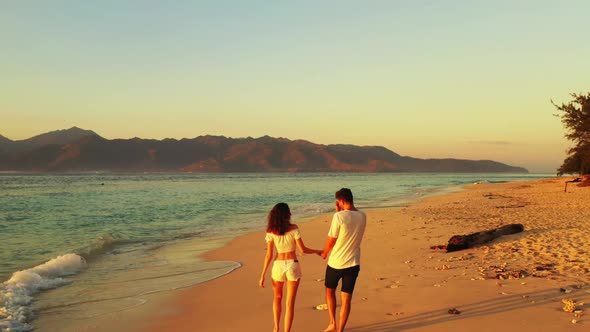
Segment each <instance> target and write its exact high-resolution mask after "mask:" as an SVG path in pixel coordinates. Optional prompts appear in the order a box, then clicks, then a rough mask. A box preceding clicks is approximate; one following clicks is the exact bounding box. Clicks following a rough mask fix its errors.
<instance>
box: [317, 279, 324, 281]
mask: <svg viewBox="0 0 590 332" xmlns="http://www.w3.org/2000/svg"><path fill="white" fill-rule="evenodd" d="M315 281H324V279H316V280H315Z"/></svg>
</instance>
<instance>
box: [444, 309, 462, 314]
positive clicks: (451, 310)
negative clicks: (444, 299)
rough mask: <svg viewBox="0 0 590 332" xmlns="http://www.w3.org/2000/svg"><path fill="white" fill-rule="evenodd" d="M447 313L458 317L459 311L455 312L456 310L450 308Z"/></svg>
mask: <svg viewBox="0 0 590 332" xmlns="http://www.w3.org/2000/svg"><path fill="white" fill-rule="evenodd" d="M447 312H448V313H449V315H458V314H460V313H461V311H459V310H457V308H451V309H449V311H447Z"/></svg>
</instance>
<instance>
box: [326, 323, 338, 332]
mask: <svg viewBox="0 0 590 332" xmlns="http://www.w3.org/2000/svg"><path fill="white" fill-rule="evenodd" d="M333 331H336V325H335V324H329V325H328V327H327V328H326V329H325V330H324V332H333Z"/></svg>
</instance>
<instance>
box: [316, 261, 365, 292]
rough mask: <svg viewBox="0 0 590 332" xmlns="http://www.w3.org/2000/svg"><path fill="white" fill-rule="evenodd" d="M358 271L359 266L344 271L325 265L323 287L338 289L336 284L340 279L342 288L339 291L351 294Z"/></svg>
mask: <svg viewBox="0 0 590 332" xmlns="http://www.w3.org/2000/svg"><path fill="white" fill-rule="evenodd" d="M360 270H361V266H360V265H355V266H351V267H347V268H345V269H335V268H332V267H330V266H329V265H327V266H326V278H325V279H324V280H325V281H324V285H326V288H332V289H335V288H336V287H338V282H339V281H340V279H342V288H341V289H340V291H342V292H344V293H348V294H352V292H353V291H354V284H355V283H356V278H357V277H358V275H359V271H360Z"/></svg>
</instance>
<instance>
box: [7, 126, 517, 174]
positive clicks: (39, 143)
mask: <svg viewBox="0 0 590 332" xmlns="http://www.w3.org/2000/svg"><path fill="white" fill-rule="evenodd" d="M0 171H26V172H89V171H111V172H433V173H435V172H461V173H484V172H485V173H487V172H502V173H528V171H527V170H526V169H525V168H522V167H515V166H510V165H506V164H502V163H499V162H496V161H491V160H477V161H476V160H461V159H418V158H412V157H407V156H400V155H399V154H397V153H395V152H393V151H391V150H388V149H386V148H384V147H381V146H357V145H344V144H335V145H322V144H315V143H312V142H309V141H305V140H290V139H286V138H273V137H269V136H263V137H259V138H252V137H247V138H228V137H224V136H210V135H206V136H198V137H196V138H191V139H187V138H183V139H180V140H176V139H164V140H155V139H140V138H131V139H112V140H111V139H105V138H103V137H101V136H100V135H98V134H96V133H95V132H94V131H91V130H84V129H80V128H77V127H73V128H70V129H66V130H57V131H52V132H49V133H45V134H41V135H38V136H35V137H32V138H29V139H25V140H19V141H13V140H10V139H8V138H6V137H4V136H2V135H0Z"/></svg>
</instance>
